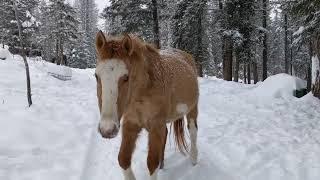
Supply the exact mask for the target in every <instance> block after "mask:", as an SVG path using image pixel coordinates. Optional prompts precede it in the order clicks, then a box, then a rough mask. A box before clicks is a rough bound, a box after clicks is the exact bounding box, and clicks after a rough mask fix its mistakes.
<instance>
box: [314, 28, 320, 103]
mask: <svg viewBox="0 0 320 180" xmlns="http://www.w3.org/2000/svg"><path fill="white" fill-rule="evenodd" d="M313 43H314V44H313V49H314V53H313V58H312V76H313V77H312V93H313V95H314V96H315V97H317V98H319V99H320V59H319V57H320V34H318V33H316V35H315V37H314V39H313Z"/></svg>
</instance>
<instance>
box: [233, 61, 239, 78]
mask: <svg viewBox="0 0 320 180" xmlns="http://www.w3.org/2000/svg"><path fill="white" fill-rule="evenodd" d="M239 66H240V62H239V55H236V57H235V67H234V77H233V80H234V82H239Z"/></svg>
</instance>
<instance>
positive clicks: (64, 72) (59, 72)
mask: <svg viewBox="0 0 320 180" xmlns="http://www.w3.org/2000/svg"><path fill="white" fill-rule="evenodd" d="M47 71H48V74H50V75H51V76H53V77H55V78H57V79H60V80H64V81H66V80H70V79H71V77H72V70H71V68H69V67H67V66H59V65H56V64H50V63H48V64H47Z"/></svg>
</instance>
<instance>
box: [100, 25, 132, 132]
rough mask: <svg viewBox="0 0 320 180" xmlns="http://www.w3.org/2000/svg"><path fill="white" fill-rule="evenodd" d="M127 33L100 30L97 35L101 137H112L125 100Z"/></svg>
mask: <svg viewBox="0 0 320 180" xmlns="http://www.w3.org/2000/svg"><path fill="white" fill-rule="evenodd" d="M132 41H133V40H132V38H131V37H130V36H129V35H125V36H123V37H122V38H117V39H114V38H106V37H105V36H104V34H103V32H101V31H100V32H98V34H97V37H96V50H97V66H96V72H95V76H96V79H97V96H98V103H99V109H100V117H101V119H100V122H99V127H98V128H99V132H100V134H101V135H102V136H103V137H104V138H114V137H115V136H116V135H117V134H118V132H119V128H120V119H121V116H122V114H123V111H124V108H125V103H126V101H127V95H128V86H129V82H128V81H129V73H130V66H131V62H130V61H131V59H132V57H131V56H132V54H133V42H132Z"/></svg>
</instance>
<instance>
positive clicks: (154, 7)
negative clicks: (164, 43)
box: [152, 0, 161, 49]
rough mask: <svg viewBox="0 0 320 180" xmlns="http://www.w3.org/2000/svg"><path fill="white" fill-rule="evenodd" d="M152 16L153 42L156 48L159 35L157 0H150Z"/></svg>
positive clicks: (158, 45)
mask: <svg viewBox="0 0 320 180" xmlns="http://www.w3.org/2000/svg"><path fill="white" fill-rule="evenodd" d="M152 17H153V34H154V44H155V45H156V46H157V48H159V49H160V48H161V47H160V36H159V17H158V3H157V0H152Z"/></svg>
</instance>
